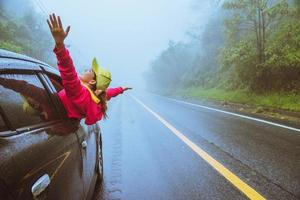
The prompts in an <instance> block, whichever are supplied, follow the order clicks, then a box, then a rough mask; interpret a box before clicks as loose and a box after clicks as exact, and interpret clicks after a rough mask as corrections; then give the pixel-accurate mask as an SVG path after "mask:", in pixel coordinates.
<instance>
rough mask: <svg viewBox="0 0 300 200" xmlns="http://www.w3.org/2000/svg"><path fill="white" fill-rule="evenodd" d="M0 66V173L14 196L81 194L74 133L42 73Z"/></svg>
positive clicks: (75, 196)
mask: <svg viewBox="0 0 300 200" xmlns="http://www.w3.org/2000/svg"><path fill="white" fill-rule="evenodd" d="M0 69H1V68H0ZM0 72H1V73H0V114H1V117H3V121H4V124H5V126H4V125H3V127H2V128H1V129H0V158H1V161H0V179H1V180H3V181H5V184H6V186H7V188H8V190H9V191H10V193H11V194H12V195H13V197H14V198H15V199H22V200H23V199H56V200H60V199H61V200H63V199H84V192H83V184H82V163H81V160H82V159H81V151H80V149H79V143H78V139H77V135H76V134H75V133H74V130H72V131H68V130H66V129H65V127H68V125H69V124H68V122H67V121H64V120H63V119H61V118H60V116H59V114H58V113H57V109H56V107H55V106H54V102H53V101H52V98H51V95H50V94H49V91H48V90H47V88H45V83H44V82H43V81H42V77H41V76H40V75H38V74H37V72H36V71H28V70H26V71H20V70H14V71H9V70H1V71H0ZM66 124H68V125H66ZM72 128H73V127H72ZM70 130H71V128H70Z"/></svg>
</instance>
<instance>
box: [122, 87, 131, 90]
mask: <svg viewBox="0 0 300 200" xmlns="http://www.w3.org/2000/svg"><path fill="white" fill-rule="evenodd" d="M123 90H124V91H126V90H132V87H123Z"/></svg>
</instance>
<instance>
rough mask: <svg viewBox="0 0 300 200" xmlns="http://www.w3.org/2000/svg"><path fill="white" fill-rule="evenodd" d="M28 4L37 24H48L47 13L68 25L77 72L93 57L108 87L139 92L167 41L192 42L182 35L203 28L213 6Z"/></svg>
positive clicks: (45, 0)
mask: <svg viewBox="0 0 300 200" xmlns="http://www.w3.org/2000/svg"><path fill="white" fill-rule="evenodd" d="M32 3H33V5H34V7H35V9H36V11H37V12H40V13H41V14H42V16H43V17H44V18H43V19H41V20H44V21H45V20H46V15H45V12H44V11H46V12H49V13H56V14H57V15H60V16H61V18H62V20H63V24H64V25H65V26H67V25H70V26H71V32H70V34H69V37H68V39H67V41H66V43H67V44H68V46H69V48H70V51H71V54H72V57H73V59H74V61H75V63H76V67H77V69H78V70H79V71H80V70H83V69H85V68H88V67H89V66H90V62H91V60H92V58H93V57H96V58H97V59H98V61H99V62H100V64H101V65H102V66H103V67H104V68H108V69H110V70H111V72H112V76H113V81H112V85H129V86H132V87H134V88H136V89H137V88H143V86H144V81H143V76H142V74H143V73H144V72H145V71H146V70H147V69H149V67H150V63H151V62H152V61H153V60H154V59H155V58H156V57H157V56H158V55H159V54H160V53H161V52H162V51H163V50H164V49H166V48H167V47H168V44H169V41H188V40H190V36H189V35H188V34H186V33H187V32H188V31H189V30H190V29H193V28H195V26H197V28H198V27H201V24H205V22H206V21H207V17H208V16H209V15H210V13H211V10H212V6H213V3H212V1H209V0H205V1H193V0H190V1H181V0H175V1H174V0H163V1H162V0H155V1H138V0H124V1H117V0H109V1H108V0H102V1H96V0H89V1H82V0H81V1H76V3H75V2H74V1H71V0H67V1H59V0H41V1H32ZM38 4H39V5H38ZM41 7H42V8H41ZM43 10H44V11H43ZM49 48H52V47H49ZM51 56H54V55H51Z"/></svg>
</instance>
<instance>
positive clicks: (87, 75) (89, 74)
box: [79, 69, 96, 83]
mask: <svg viewBox="0 0 300 200" xmlns="http://www.w3.org/2000/svg"><path fill="white" fill-rule="evenodd" d="M79 78H80V80H81V81H83V82H86V83H90V81H93V80H95V79H96V77H95V73H94V72H93V70H92V69H87V70H85V71H84V72H83V73H82V74H81V75H79Z"/></svg>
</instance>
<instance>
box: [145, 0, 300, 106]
mask: <svg viewBox="0 0 300 200" xmlns="http://www.w3.org/2000/svg"><path fill="white" fill-rule="evenodd" d="M218 14H219V15H216V16H214V17H213V18H212V19H210V20H209V21H208V23H207V25H206V27H205V29H204V31H203V32H202V34H199V38H198V40H192V41H191V43H189V44H188V45H187V46H186V48H191V47H195V46H196V48H194V50H195V51H196V52H197V53H196V56H195V58H194V60H193V62H190V61H189V62H187V58H188V57H187V54H185V55H181V56H182V57H180V60H176V59H175V58H176V57H179V54H180V52H179V51H178V49H177V48H178V47H179V46H176V45H175V46H173V48H172V52H177V54H172V53H170V52H171V49H168V50H167V51H166V52H168V59H166V57H165V55H164V54H165V53H166V52H163V53H162V54H161V56H159V57H158V58H157V59H156V60H155V61H154V63H155V67H154V66H153V68H152V70H151V81H152V83H153V82H155V84H156V85H157V88H158V89H160V90H158V92H159V91H161V90H162V89H164V92H166V91H168V92H176V91H180V94H182V95H188V96H192V97H195V98H201V99H203V98H204V99H205V98H207V99H215V100H228V101H233V102H240V103H249V104H254V105H257V106H260V105H261V106H272V107H277V108H286V109H291V110H297V111H300V105H299V103H298V102H299V94H300V78H299V77H300V20H299V19H300V18H299V17H300V0H293V1H288V0H227V1H225V3H224V5H223V7H222V8H221V10H218ZM176 49H177V50H176ZM185 50H186V52H188V51H187V49H185ZM162 63H164V64H162ZM184 63H186V65H184ZM178 66H181V68H178ZM183 66H184V67H185V68H182V67H183ZM185 69H186V70H185ZM174 70H175V71H177V70H178V74H176V73H174V74H173V72H174ZM160 73H162V74H164V75H163V76H160V75H161V74H160ZM167 74H169V76H171V77H172V78H170V79H169V80H172V81H170V82H169V83H166V82H164V81H165V80H164V81H162V80H161V79H163V77H166V75H167ZM157 77H159V78H157ZM156 78H157V79H156ZM153 80H154V81H153ZM150 85H151V84H150ZM166 85H167V87H165V86H166Z"/></svg>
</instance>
